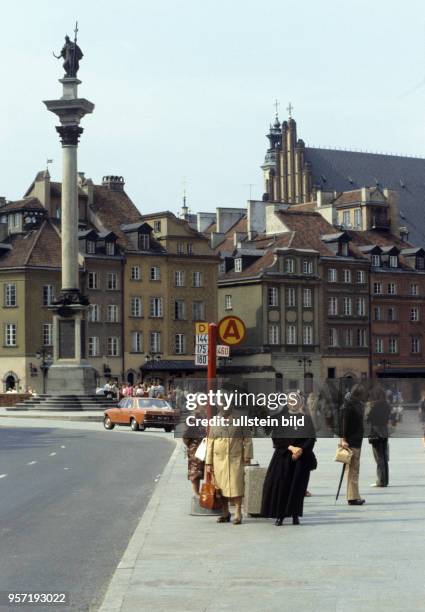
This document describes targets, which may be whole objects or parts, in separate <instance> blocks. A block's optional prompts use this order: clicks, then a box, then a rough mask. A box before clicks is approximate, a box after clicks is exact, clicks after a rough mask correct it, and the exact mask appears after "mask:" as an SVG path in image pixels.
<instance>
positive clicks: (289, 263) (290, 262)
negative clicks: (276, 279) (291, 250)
mask: <svg viewBox="0 0 425 612" xmlns="http://www.w3.org/2000/svg"><path fill="white" fill-rule="evenodd" d="M294 270H295V261H294V259H293V258H292V257H288V258H287V259H285V272H287V273H288V274H293V272H294Z"/></svg>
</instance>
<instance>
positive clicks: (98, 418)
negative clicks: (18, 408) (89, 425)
mask: <svg viewBox="0 0 425 612" xmlns="http://www.w3.org/2000/svg"><path fill="white" fill-rule="evenodd" d="M0 419H50V420H52V421H83V422H87V421H91V422H94V423H101V422H102V421H103V414H102V415H90V414H88V415H86V416H83V415H81V416H78V415H74V414H73V415H70V414H60V413H59V414H28V413H21V412H20V413H19V414H16V413H10V412H9V413H8V414H0Z"/></svg>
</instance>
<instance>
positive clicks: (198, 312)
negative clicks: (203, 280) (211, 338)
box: [192, 302, 205, 321]
mask: <svg viewBox="0 0 425 612" xmlns="http://www.w3.org/2000/svg"><path fill="white" fill-rule="evenodd" d="M192 313H193V320H194V321H204V320H205V302H193V304H192Z"/></svg>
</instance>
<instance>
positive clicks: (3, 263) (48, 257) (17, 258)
mask: <svg viewBox="0 0 425 612" xmlns="http://www.w3.org/2000/svg"><path fill="white" fill-rule="evenodd" d="M10 244H11V246H12V249H11V250H10V251H7V252H6V253H5V254H4V255H3V256H2V257H0V268H18V267H24V266H39V267H48V268H60V265H61V241H60V237H59V235H58V232H57V230H56V229H55V228H54V227H53V225H52V224H51V223H50V222H49V221H44V222H43V223H42V224H41V226H40V227H39V228H37V229H35V230H31V231H30V232H27V233H26V234H17V235H14V236H13V235H12V236H11V237H10Z"/></svg>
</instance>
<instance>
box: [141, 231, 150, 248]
mask: <svg viewBox="0 0 425 612" xmlns="http://www.w3.org/2000/svg"><path fill="white" fill-rule="evenodd" d="M149 243H150V240H149V234H139V249H140V250H141V251H149V246H150V244H149Z"/></svg>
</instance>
